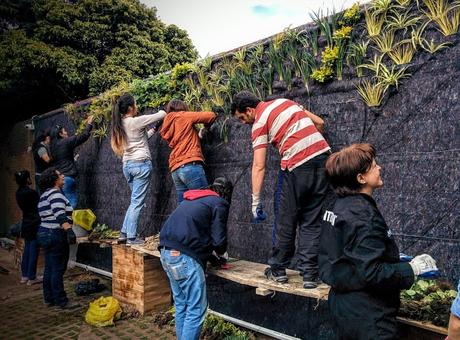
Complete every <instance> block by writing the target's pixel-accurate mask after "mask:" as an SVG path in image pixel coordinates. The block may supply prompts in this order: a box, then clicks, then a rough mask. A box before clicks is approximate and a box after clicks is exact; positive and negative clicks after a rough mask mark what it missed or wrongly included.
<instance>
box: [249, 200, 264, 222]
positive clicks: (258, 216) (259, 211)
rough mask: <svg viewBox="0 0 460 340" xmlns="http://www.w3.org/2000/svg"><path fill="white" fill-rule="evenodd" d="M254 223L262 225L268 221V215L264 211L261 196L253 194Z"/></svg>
mask: <svg viewBox="0 0 460 340" xmlns="http://www.w3.org/2000/svg"><path fill="white" fill-rule="evenodd" d="M251 211H252V222H253V223H260V222H263V221H265V220H266V219H267V214H266V213H265V211H264V205H263V204H262V200H261V199H260V194H252V205H251Z"/></svg>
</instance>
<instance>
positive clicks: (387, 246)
mask: <svg viewBox="0 0 460 340" xmlns="http://www.w3.org/2000/svg"><path fill="white" fill-rule="evenodd" d="M380 169H381V168H380V166H379V165H378V164H377V163H376V161H375V149H374V147H373V146H372V145H370V144H353V145H351V146H349V147H347V148H344V149H342V150H340V151H339V152H336V153H334V154H332V155H331V156H330V157H329V158H328V160H327V162H326V175H327V177H328V178H329V181H330V183H331V185H332V187H333V188H334V190H335V192H336V194H337V196H338V197H337V199H336V201H335V202H334V204H333V206H332V208H330V209H328V210H326V211H325V213H324V216H323V222H324V223H323V226H322V233H321V241H320V254H319V266H320V276H321V279H322V280H323V281H324V282H326V283H327V284H329V285H330V286H331V290H330V293H329V308H330V310H331V313H332V315H333V317H334V320H335V323H336V325H337V329H338V333H339V337H340V339H353V340H360V339H398V332H397V322H396V315H397V312H398V309H399V304H400V300H399V293H400V290H401V289H405V288H409V287H410V286H411V285H412V283H413V282H414V276H415V275H420V274H423V273H425V272H427V271H429V270H434V269H436V265H435V262H434V260H433V259H432V258H431V257H430V256H429V255H420V256H417V257H415V258H414V259H413V260H412V261H411V262H410V263H409V262H400V260H399V250H398V246H397V245H396V242H395V240H394V238H393V237H392V235H391V231H390V229H389V228H388V226H387V224H386V223H385V220H384V219H383V216H382V214H381V213H380V211H379V209H378V208H377V205H376V203H375V201H374V199H373V198H372V194H373V192H374V190H375V189H377V188H380V187H381V186H382V185H383V181H382V178H381V177H380Z"/></svg>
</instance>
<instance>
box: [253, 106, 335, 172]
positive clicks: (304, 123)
mask: <svg viewBox="0 0 460 340" xmlns="http://www.w3.org/2000/svg"><path fill="white" fill-rule="evenodd" d="M269 143H271V144H272V145H273V146H274V147H275V148H276V149H278V152H279V154H280V157H281V169H282V170H286V169H288V170H289V171H292V170H294V169H295V168H296V167H298V166H300V165H302V164H303V163H305V162H307V161H308V160H310V159H312V158H314V157H316V156H318V155H320V154H322V153H324V152H327V151H329V150H330V149H331V148H330V147H329V145H328V144H327V142H326V140H325V139H324V137H323V135H322V134H321V133H319V132H318V130H317V129H316V127H315V125H314V124H313V121H312V120H311V119H310V118H309V117H308V116H307V114H306V112H305V111H304V110H303V108H302V107H300V106H299V105H298V104H297V103H295V102H293V101H292V100H288V99H275V100H272V101H268V102H260V103H259V104H258V105H257V107H256V115H255V122H254V124H253V126H252V147H253V149H254V150H257V149H260V148H266V147H267V146H268V144H269Z"/></svg>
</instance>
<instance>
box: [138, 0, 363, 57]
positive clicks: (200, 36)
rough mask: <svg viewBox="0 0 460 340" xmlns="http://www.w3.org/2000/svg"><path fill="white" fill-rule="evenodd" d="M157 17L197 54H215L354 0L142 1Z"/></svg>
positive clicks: (293, 25)
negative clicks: (178, 30) (189, 41)
mask: <svg viewBox="0 0 460 340" xmlns="http://www.w3.org/2000/svg"><path fill="white" fill-rule="evenodd" d="M141 2H142V3H144V4H145V5H147V6H149V7H153V6H155V7H156V8H157V10H158V11H157V14H158V17H159V18H160V20H162V21H163V22H165V23H166V24H175V25H177V26H179V27H180V28H182V29H185V30H186V31H187V32H188V35H189V37H190V38H191V39H192V42H193V44H194V45H195V47H196V48H197V50H198V52H199V53H200V56H202V57H204V56H206V55H207V54H210V55H214V54H217V53H220V52H225V51H228V50H231V49H234V48H237V47H239V46H243V45H246V44H249V43H252V42H254V41H257V40H259V39H263V38H266V37H269V36H271V35H273V34H276V33H278V32H281V31H282V30H283V29H285V28H286V27H288V26H292V27H297V26H300V25H303V24H306V23H307V22H309V21H311V19H310V13H312V11H318V9H320V8H323V9H324V10H325V9H326V8H329V9H332V8H335V9H336V10H341V9H343V8H347V7H350V6H351V5H352V4H353V3H354V2H356V0H354V1H352V0H330V1H324V2H320V1H315V0H284V1H281V0H271V1H270V0H267V1H263V0H259V1H256V0H195V1H190V0H188V1H186V0H141Z"/></svg>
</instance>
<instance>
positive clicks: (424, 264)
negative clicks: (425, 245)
mask: <svg viewBox="0 0 460 340" xmlns="http://www.w3.org/2000/svg"><path fill="white" fill-rule="evenodd" d="M409 264H410V266H411V267H412V270H413V272H414V275H415V276H420V277H433V275H434V274H437V272H439V270H438V267H436V261H435V260H434V259H433V258H432V257H431V256H430V255H428V254H422V255H418V256H416V257H414V259H413V260H412V261H410V262H409Z"/></svg>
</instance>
